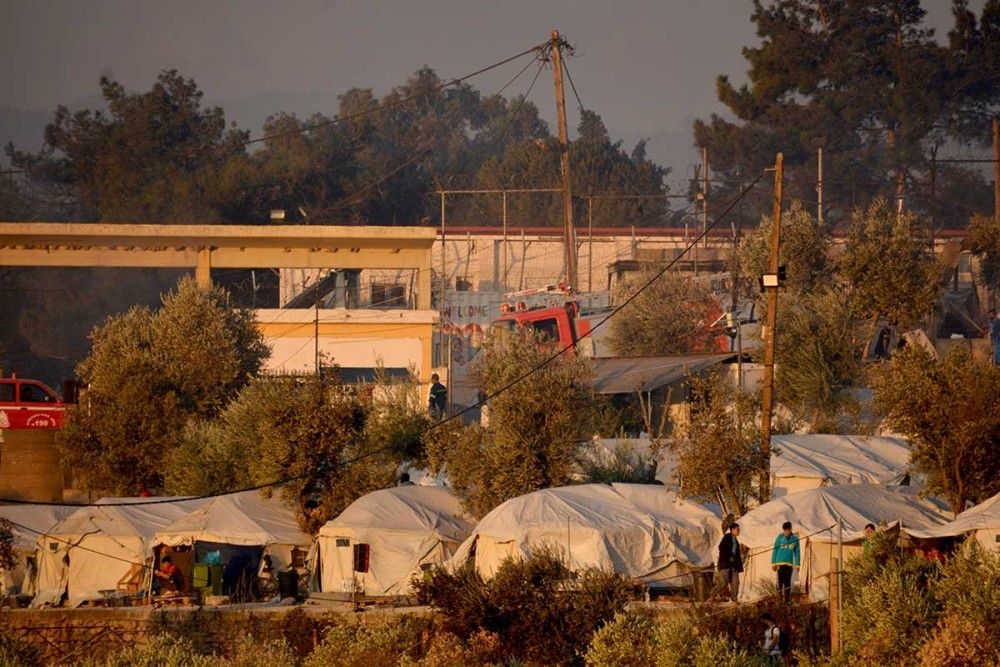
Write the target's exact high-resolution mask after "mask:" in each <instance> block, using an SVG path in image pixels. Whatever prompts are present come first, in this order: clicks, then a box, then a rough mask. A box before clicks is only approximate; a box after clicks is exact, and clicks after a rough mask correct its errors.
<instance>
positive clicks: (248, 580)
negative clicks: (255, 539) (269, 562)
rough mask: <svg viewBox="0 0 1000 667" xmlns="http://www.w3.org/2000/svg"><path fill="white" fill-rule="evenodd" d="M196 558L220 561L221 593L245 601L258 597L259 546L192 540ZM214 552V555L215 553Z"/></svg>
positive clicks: (235, 600)
mask: <svg viewBox="0 0 1000 667" xmlns="http://www.w3.org/2000/svg"><path fill="white" fill-rule="evenodd" d="M194 553H195V562H196V563H205V562H211V561H214V560H215V559H216V557H217V558H218V561H217V562H218V563H219V564H221V565H222V593H223V595H228V596H229V597H230V599H231V600H232V601H234V602H247V601H251V600H255V599H257V598H258V597H259V594H260V588H259V585H258V580H257V573H258V572H259V571H260V562H261V559H262V558H263V556H264V547H262V546H259V545H257V546H243V545H236V544H225V543H223V542H195V544H194ZM216 554H217V555H216Z"/></svg>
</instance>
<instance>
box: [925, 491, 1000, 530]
mask: <svg viewBox="0 0 1000 667" xmlns="http://www.w3.org/2000/svg"><path fill="white" fill-rule="evenodd" d="M983 528H1000V493H998V494H997V495H995V496H993V497H992V498H990V499H989V500H985V501H983V502H981V503H979V504H978V505H976V506H975V507H970V508H969V509H967V510H965V511H964V512H962V513H961V514H959V515H958V516H957V517H955V520H954V521H951V522H949V523H946V524H945V525H943V526H936V527H934V528H931V529H929V530H926V531H914V532H913V534H914V535H915V536H916V537H954V536H956V535H964V534H965V533H971V532H972V531H975V530H980V529H983Z"/></svg>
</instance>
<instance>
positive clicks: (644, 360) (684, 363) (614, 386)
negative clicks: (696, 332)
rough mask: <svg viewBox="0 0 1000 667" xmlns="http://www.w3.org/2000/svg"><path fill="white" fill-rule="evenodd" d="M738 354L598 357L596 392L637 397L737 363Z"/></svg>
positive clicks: (594, 363) (595, 379) (595, 380)
mask: <svg viewBox="0 0 1000 667" xmlns="http://www.w3.org/2000/svg"><path fill="white" fill-rule="evenodd" d="M736 357H737V354H736V353H735V352H727V353H724V354H683V355H676V356H669V357H594V358H593V359H591V362H592V364H593V369H594V388H595V390H596V391H597V393H598V394H634V393H635V392H637V391H639V390H642V391H656V390H657V389H660V388H661V387H665V386H667V385H669V384H673V383H674V382H677V381H678V380H682V379H684V377H686V376H687V375H690V374H692V373H698V372H700V371H703V370H705V369H706V368H710V367H712V366H717V365H718V364H725V363H729V362H733V361H735V360H736Z"/></svg>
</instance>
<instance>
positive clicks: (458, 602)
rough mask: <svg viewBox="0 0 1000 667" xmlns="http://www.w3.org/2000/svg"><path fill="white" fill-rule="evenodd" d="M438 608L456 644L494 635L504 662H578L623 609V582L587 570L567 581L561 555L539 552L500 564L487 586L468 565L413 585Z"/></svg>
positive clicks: (625, 596) (626, 584) (437, 572)
mask: <svg viewBox="0 0 1000 667" xmlns="http://www.w3.org/2000/svg"><path fill="white" fill-rule="evenodd" d="M414 585H415V586H416V588H417V590H418V593H419V595H420V596H421V597H422V598H423V599H425V600H428V601H429V602H430V603H431V604H432V605H433V606H434V607H435V608H437V609H438V610H440V611H441V614H442V616H443V617H444V626H445V629H446V630H448V631H449V632H452V633H454V634H455V635H457V636H458V637H460V638H461V639H463V640H468V639H469V638H470V637H472V636H473V635H475V634H476V633H478V632H480V631H482V630H485V631H487V632H489V633H493V634H495V635H497V636H498V637H499V643H500V647H501V648H502V651H503V657H504V658H505V659H517V660H523V661H525V662H528V663H533V664H545V665H550V664H565V663H571V662H579V660H580V657H581V654H582V652H583V651H584V650H585V649H586V647H587V646H588V644H589V643H590V640H591V639H592V637H593V636H594V633H595V632H596V631H597V629H598V628H600V627H601V626H602V625H604V624H605V623H607V622H608V621H610V620H611V619H612V618H613V617H614V615H615V614H616V613H618V612H621V611H622V610H623V609H624V608H625V604H626V602H628V600H629V598H630V595H631V586H630V583H629V582H628V581H627V580H626V579H625V578H624V577H622V576H621V575H619V574H616V573H608V572H599V571H596V570H588V571H583V572H580V573H578V574H577V575H576V578H575V579H574V578H573V573H571V572H570V571H569V570H568V568H567V567H566V566H565V564H564V563H563V562H562V560H561V559H560V557H559V556H558V555H557V554H556V553H555V552H554V551H551V550H540V551H538V552H536V553H535V554H534V555H532V556H531V557H530V558H527V559H524V560H507V561H505V562H504V563H503V564H502V565H501V566H500V568H499V569H498V570H497V572H496V574H495V576H494V577H493V578H492V579H490V580H489V581H484V580H483V578H482V577H480V575H479V574H478V573H477V572H476V571H475V570H474V569H473V567H472V566H471V564H469V565H466V566H464V567H462V568H460V569H459V570H458V571H457V572H448V571H446V570H444V569H435V570H434V571H433V572H432V575H431V577H430V580H429V581H422V580H417V581H415V582H414Z"/></svg>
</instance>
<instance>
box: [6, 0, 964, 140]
mask: <svg viewBox="0 0 1000 667" xmlns="http://www.w3.org/2000/svg"><path fill="white" fill-rule="evenodd" d="M0 2H2V5H0V6H2V14H0V15H2V17H3V19H2V23H0V107H7V108H8V109H7V110H8V111H9V110H10V109H11V108H13V109H20V110H39V111H45V112H47V113H48V112H50V111H51V110H52V109H53V108H54V107H55V105H56V104H59V103H68V104H71V105H73V106H78V105H79V104H81V103H90V104H93V103H94V98H95V95H96V93H97V80H98V77H99V76H100V75H101V74H102V73H107V74H110V75H112V76H113V77H114V78H116V79H118V80H119V81H121V82H123V83H124V84H125V85H126V87H128V88H131V89H146V88H148V86H149V84H150V82H151V81H152V80H153V79H154V77H155V76H156V74H157V73H158V72H159V71H160V70H162V69H165V68H176V69H178V70H179V71H180V72H181V73H183V74H184V75H185V76H191V77H193V78H194V79H195V80H196V81H197V82H198V84H199V85H200V87H201V88H202V90H204V91H205V94H206V98H207V99H209V100H211V101H213V102H218V103H221V104H223V106H225V107H226V110H227V112H228V115H229V116H230V118H234V119H236V120H237V121H239V122H240V123H241V124H243V125H248V124H251V123H259V122H260V121H261V120H263V118H264V117H266V115H267V114H268V113H270V112H273V111H278V110H282V109H285V110H292V111H297V112H299V113H306V112H309V111H316V110H322V111H327V112H332V111H334V110H335V106H334V105H335V104H336V94H338V93H340V92H343V91H344V90H345V89H347V88H349V87H351V86H366V87H373V88H375V90H376V92H384V91H385V90H386V89H388V88H389V87H391V86H392V85H394V84H397V83H399V82H401V81H402V80H404V79H405V77H406V76H407V75H408V74H410V73H411V72H413V70H414V69H416V68H417V67H419V66H421V65H423V64H427V65H430V66H431V67H433V68H435V69H436V70H437V71H438V73H439V74H440V75H441V76H442V77H454V76H459V75H463V74H466V73H468V72H471V71H473V70H475V69H478V68H479V67H481V66H485V65H488V64H490V63H493V62H496V61H498V60H501V59H503V58H504V57H506V56H509V55H511V54H513V53H516V52H518V51H520V50H523V49H524V48H527V47H529V46H531V45H533V44H537V43H539V42H541V41H543V40H545V39H546V37H547V35H548V32H549V30H550V29H551V28H553V27H556V28H558V29H559V30H560V31H562V32H563V34H564V35H565V36H566V37H567V38H568V39H569V40H570V41H571V42H573V43H574V44H576V45H577V47H578V51H577V57H575V58H573V59H571V60H570V62H569V65H570V71H571V73H572V75H573V78H574V79H575V81H576V84H577V87H578V89H579V92H580V96H581V97H582V99H583V102H584V103H585V105H587V106H588V107H590V108H593V109H594V110H596V111H597V112H598V113H600V114H601V115H602V117H603V118H604V120H605V123H606V124H607V126H608V127H609V128H610V129H611V130H612V131H613V132H614V133H617V134H619V135H623V136H626V137H628V138H635V137H638V136H642V135H646V136H652V135H656V134H658V133H663V132H677V131H688V132H689V130H688V129H687V128H688V127H689V123H690V119H691V118H693V117H698V116H707V115H708V114H709V113H711V112H712V111H720V110H721V107H720V105H719V104H718V102H717V101H716V99H715V77H716V75H717V74H719V73H728V74H730V75H731V77H732V78H733V79H735V80H742V79H743V77H744V71H745V69H746V66H745V61H744V60H743V58H742V56H741V54H740V49H741V48H742V47H743V46H744V45H746V44H749V43H753V42H754V41H755V35H754V31H753V25H752V24H751V23H750V21H749V16H750V13H751V9H752V5H751V3H750V2H749V0H700V1H698V0H632V1H628V0H618V1H615V0H591V1H587V2H584V1H572V0H554V1H546V0H500V1H496V2H477V1H475V0H466V1H465V2H461V1H458V0H424V1H419V0H408V1H407V0H396V1H395V2H385V1H379V0H369V1H351V0H301V1H296V0H290V1H286V2H276V1H275V2H265V1H263V0H242V1H240V2H235V1H233V2H212V1H205V0H202V1H200V2H199V1H190V0H170V1H159V2H153V1H150V0H131V1H111V0H88V1H86V2H84V1H82V0H64V1H60V2H56V1H53V0H32V1H22V0H0ZM979 4H981V3H974V5H977V6H978V5H979ZM924 5H925V7H926V8H927V9H928V11H929V12H930V21H929V22H930V23H931V24H932V25H935V26H938V27H939V30H938V31H939V33H940V34H943V33H944V32H945V31H946V29H947V26H948V24H949V22H950V16H949V9H948V8H949V6H950V1H949V0H924ZM517 69H518V67H517V66H516V65H514V66H508V67H507V68H506V69H504V70H502V71H501V72H499V73H498V74H495V75H492V76H484V77H480V78H478V79H476V80H474V81H473V82H472V83H474V84H475V85H478V86H479V87H480V88H481V89H482V90H484V91H486V92H493V91H495V90H496V89H497V88H498V87H499V86H500V85H502V83H503V82H505V81H506V80H507V79H508V78H510V76H512V75H513V73H514V72H516V71H517ZM527 83H528V79H522V80H521V81H519V82H518V84H517V85H516V86H514V87H512V89H511V91H512V92H522V91H523V89H524V88H525V87H526V86H527ZM532 99H533V100H534V101H535V102H536V104H538V106H539V107H540V108H542V110H543V112H544V114H545V116H546V117H547V118H551V117H552V112H551V106H552V104H553V102H552V99H553V98H552V83H551V77H550V76H548V75H546V76H545V78H544V79H540V80H539V83H538V84H537V85H536V88H535V90H534V92H533V94H532ZM571 122H573V119H571ZM4 129H5V128H4V127H3V126H2V119H0V141H4V142H6V140H7V137H5V136H3V135H4ZM251 129H252V130H253V131H254V134H255V135H256V134H257V133H258V132H259V126H256V125H254V126H253V127H251ZM8 134H10V133H9V132H8Z"/></svg>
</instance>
